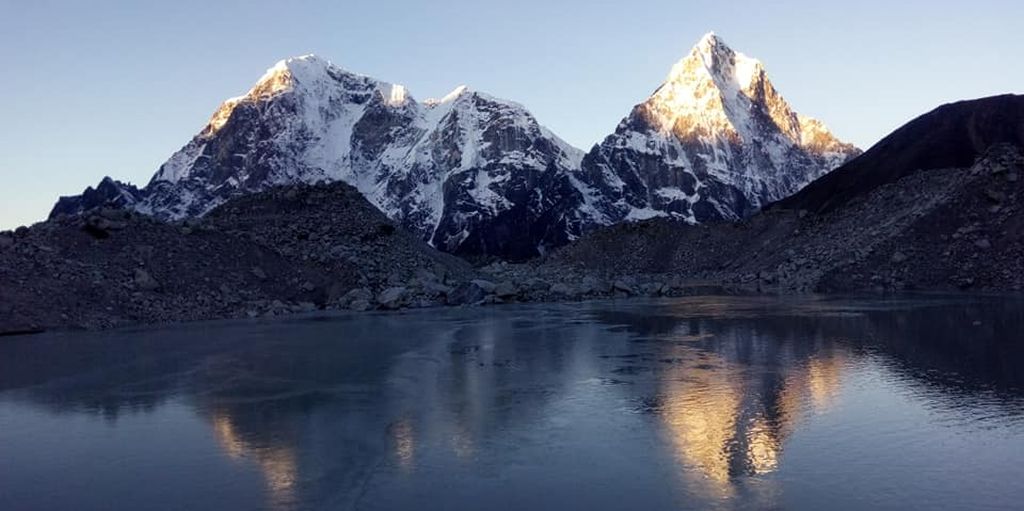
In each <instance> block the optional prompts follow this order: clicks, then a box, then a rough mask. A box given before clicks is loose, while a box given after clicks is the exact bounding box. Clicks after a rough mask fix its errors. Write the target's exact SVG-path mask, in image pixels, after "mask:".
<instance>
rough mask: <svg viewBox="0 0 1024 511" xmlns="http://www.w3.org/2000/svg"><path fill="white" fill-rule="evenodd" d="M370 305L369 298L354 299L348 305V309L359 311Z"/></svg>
mask: <svg viewBox="0 0 1024 511" xmlns="http://www.w3.org/2000/svg"><path fill="white" fill-rule="evenodd" d="M371 307H372V305H370V302H369V300H355V301H353V302H352V303H351V304H349V306H348V308H349V309H351V310H354V311H360V312H361V311H367V310H370V308H371Z"/></svg>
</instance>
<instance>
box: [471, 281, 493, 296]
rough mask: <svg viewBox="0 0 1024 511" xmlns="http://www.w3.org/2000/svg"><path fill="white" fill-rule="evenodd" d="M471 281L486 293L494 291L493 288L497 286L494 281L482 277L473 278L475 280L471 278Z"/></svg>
mask: <svg viewBox="0 0 1024 511" xmlns="http://www.w3.org/2000/svg"><path fill="white" fill-rule="evenodd" d="M471 282H472V283H473V284H476V285H477V287H479V288H480V289H483V290H484V292H485V293H487V294H492V293H494V290H495V288H497V287H498V286H497V285H496V284H495V283H494V282H491V281H489V280H484V279H475V280H472V281H471Z"/></svg>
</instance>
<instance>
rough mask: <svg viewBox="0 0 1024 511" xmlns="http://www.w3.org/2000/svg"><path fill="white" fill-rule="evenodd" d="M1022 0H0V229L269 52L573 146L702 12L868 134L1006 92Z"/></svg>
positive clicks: (799, 92) (38, 210) (639, 89)
mask: <svg viewBox="0 0 1024 511" xmlns="http://www.w3.org/2000/svg"><path fill="white" fill-rule="evenodd" d="M1022 22H1024V2H1022V1H1020V0H974V1H971V2H962V1H951V0H932V1H896V0H887V1H874V0H870V1H863V0H861V1H848V2H826V1H821V0H801V1H796V0H794V1H781V2H766V1H763V0H762V1H752V2H746V1H680V0H674V1H670V0H651V1H642V0H640V1H636V0H634V1H631V2H625V1H621V0H619V1H594V0H543V1H535V0H515V1H494V2H492V1H484V0H480V1H466V0H434V1H411V0H389V1H363V0H345V1H333V2H327V1H323V2H314V1H291V2H286V1H276V2H262V1H226V0H218V1H210V0H207V1H192V0H187V1H186V0H162V1H143V0H136V1H121V2H115V1H105V0H90V1H53V0H0V68H2V71H0V83H2V94H0V229H4V228H12V227H14V226H17V225H21V224H29V223H32V222H35V221H38V220H42V219H43V218H45V216H46V215H47V213H48V212H49V209H50V207H51V206H52V205H53V203H54V201H55V200H56V199H57V196H58V195H68V194H75V193H79V192H81V191H82V190H83V189H84V188H85V187H86V186H89V185H95V184H96V183H97V182H99V180H100V178H102V177H103V176H104V175H110V176H112V177H114V178H117V179H121V180H125V181H130V182H133V183H135V184H138V185H144V184H146V182H148V180H149V178H150V176H151V175H152V174H153V173H154V172H155V171H156V169H157V168H158V167H159V166H160V164H161V163H162V162H163V161H164V160H166V159H167V157H168V156H170V155H171V153H173V152H174V151H176V150H177V149H179V148H180V147H181V146H182V145H184V144H185V143H186V142H187V141H188V140H189V139H190V138H191V137H192V136H193V135H194V134H195V133H196V132H198V130H199V129H200V128H201V127H202V126H203V125H204V124H205V123H206V121H207V119H208V118H209V116H210V114H212V112H213V111H214V109H215V108H216V107H217V105H218V104H219V103H220V102H221V101H222V100H224V99H226V98H228V97H231V96H235V95H239V94H242V93H244V92H245V91H246V90H248V88H249V87H250V86H251V85H252V84H253V82H255V80H256V79H258V78H259V77H260V75H261V74H262V73H263V71H264V70H265V69H266V68H268V67H270V66H271V65H273V64H274V62H276V61H277V60H280V59H282V58H285V57H289V56H294V55H300V54H305V53H316V54H319V55H322V56H324V57H326V58H328V59H330V60H332V61H333V62H334V63H335V64H338V65H340V66H342V67H344V68H346V69H349V70H351V71H355V72H359V73H362V74H366V75H370V76H373V77H376V78H379V79H382V80H386V81H390V82H395V83H401V84H404V85H406V86H407V87H408V88H409V89H410V92H411V93H412V94H413V95H414V96H415V97H416V98H418V99H421V100H422V99H426V98H429V97H439V96H442V95H444V94H445V93H447V92H448V91H450V90H451V89H453V88H454V87H455V86H457V85H459V84H463V83H464V84H467V85H469V86H470V87H472V88H474V89H476V90H481V91H485V92H488V93H490V94H493V95H496V96H499V97H504V98H508V99H512V100H515V101H518V102H520V103H523V104H525V105H526V106H527V107H528V108H529V109H530V110H531V111H532V112H533V113H534V115H536V116H537V118H538V119H539V120H540V122H541V123H542V124H545V125H546V126H548V127H549V128H551V129H552V130H553V131H554V132H555V133H557V134H559V135H560V136H561V137H562V138H564V139H566V140H568V141H569V142H571V143H573V144H575V145H577V146H578V147H581V148H584V149H587V148H589V147H590V146H592V145H593V144H594V143H596V142H598V141H599V140H600V139H601V138H602V137H603V136H604V135H606V134H608V133H610V132H611V130H612V129H614V127H615V125H616V124H617V123H618V121H619V120H620V119H621V118H622V117H623V116H624V115H625V114H626V113H627V112H628V111H629V109H630V107H632V105H634V104H635V103H637V102H639V101H641V100H642V99H644V98H645V97H646V96H647V95H648V94H649V93H650V92H651V91H653V90H654V89H655V88H656V87H657V86H658V85H659V84H660V82H661V80H662V79H663V78H664V76H665V75H666V74H667V73H668V71H669V68H670V67H671V66H672V64H673V63H674V62H676V61H677V60H679V59H680V58H682V57H683V56H684V55H685V54H686V53H687V51H688V50H689V48H690V47H691V46H692V45H693V44H694V43H696V42H697V40H698V39H699V38H700V37H701V36H702V35H703V34H704V33H705V32H708V31H710V30H714V31H715V32H716V33H718V34H719V35H720V36H722V37H723V38H724V39H725V41H726V42H727V43H729V45H730V46H732V47H733V48H734V49H736V50H738V51H741V52H743V53H746V54H748V55H751V56H754V57H757V58H759V59H760V60H761V61H762V62H764V63H765V66H766V67H767V69H768V73H769V76H770V77H771V78H772V80H773V81H774V83H775V85H776V87H778V89H779V90H780V91H781V92H782V94H783V95H784V96H785V97H786V99H787V100H789V102H790V103H791V104H792V105H793V106H794V108H795V109H796V110H797V111H798V112H801V113H803V114H806V115H811V116H814V117H817V118H819V119H821V120H823V121H824V122H825V123H826V124H827V125H828V126H829V127H830V128H832V130H833V131H834V132H835V133H836V134H837V135H839V136H840V137H841V138H843V139H845V140H848V141H851V142H853V143H855V144H857V145H859V146H860V147H862V148H867V147H868V146H870V145H871V144H872V143H874V142H876V141H877V140H878V139H879V138H881V137H882V136H884V135H885V134H887V133H888V132H890V131H891V130H893V129H894V128H896V127H898V126H899V125H901V124H903V123H904V122H906V121H907V120H909V119H911V118H912V117H914V116H916V115H918V114H920V113H923V112H925V111H927V110H930V109H931V108H933V107H935V106H938V105H939V104H941V103H944V102H949V101H953V100H957V99H966V98H976V97H981V96H987V95H992V94H998V93H1005V92H1015V93H1022V92H1024V65H1022V64H1021V63H1022V62H1024V27H1022V25H1021V23H1022Z"/></svg>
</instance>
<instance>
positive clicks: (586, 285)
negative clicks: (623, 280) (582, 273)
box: [580, 275, 612, 294]
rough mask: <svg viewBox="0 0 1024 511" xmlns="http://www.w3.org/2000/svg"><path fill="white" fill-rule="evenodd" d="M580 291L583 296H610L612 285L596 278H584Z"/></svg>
mask: <svg viewBox="0 0 1024 511" xmlns="http://www.w3.org/2000/svg"><path fill="white" fill-rule="evenodd" d="M580 291H581V292H582V293H583V294H608V293H611V292H612V283H611V282H608V281H607V280H604V279H600V278H597V277H594V276H590V275H588V276H586V277H583V281H582V282H581V283H580Z"/></svg>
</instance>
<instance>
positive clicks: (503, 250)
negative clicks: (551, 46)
mask: <svg viewBox="0 0 1024 511" xmlns="http://www.w3.org/2000/svg"><path fill="white" fill-rule="evenodd" d="M582 157H583V153H582V152H581V151H580V150H578V149H576V148H573V147H571V146H569V145H568V144H566V143H565V142H563V141H562V140H561V139H559V138H558V137H556V136H555V135H554V134H552V133H551V132H550V131H548V130H547V129H545V128H544V127H542V126H540V125H539V124H538V123H537V121H536V119H534V117H533V116H532V115H531V114H530V113H529V112H528V111H527V110H526V109H525V108H523V107H522V106H521V105H518V104H516V103H513V102H510V101H505V100H501V99H498V98H494V97H491V96H489V95H486V94H483V93H480V92H474V91H471V90H469V89H468V88H466V87H464V86H463V87H459V88H457V89H455V90H454V91H452V92H451V93H450V94H448V95H447V96H445V97H444V98H441V99H437V100H434V99H431V100H427V101H424V102H422V103H421V102H417V101H416V100H415V99H413V97H412V96H411V95H410V94H409V92H408V91H407V90H406V89H405V87H403V86H401V85H395V84H390V83H386V82H382V81H378V80H374V79H372V78H369V77H365V76H360V75H357V74H354V73H350V72H347V71H345V70H343V69H341V68H339V67H337V66H335V65H333V64H331V63H329V62H327V61H326V60H323V59H321V58H318V57H316V56H313V55H307V56H303V57H297V58H291V59H287V60H283V61H281V62H278V63H277V64H276V65H275V66H274V67H272V68H270V69H269V70H268V71H267V72H266V74H265V75H264V76H263V77H262V78H261V79H260V80H259V81H258V82H257V83H256V85H255V86H254V87H253V88H252V89H251V90H250V91H249V92H248V93H247V94H246V95H244V96H241V97H237V98H232V99H229V100H227V101H225V102H224V103H223V104H222V105H221V106H220V108H218V109H217V111H216V112H215V113H214V114H213V116H212V118H211V119H210V121H209V123H208V124H207V125H206V126H205V127H204V128H203V130H202V131H201V132H200V133H199V134H198V135H196V136H195V137H194V138H193V139H192V141H190V142H189V143H188V144H187V145H186V146H185V147H183V148H182V149H181V150H180V151H178V152H177V153H175V154H174V155H173V156H171V158H170V159H169V160H168V161H167V162H166V163H164V165H163V166H161V167H160V169H159V170H158V171H157V173H156V175H154V176H153V178H152V180H151V181H150V183H149V185H148V186H146V187H145V188H144V189H142V190H137V189H134V188H133V187H128V186H122V187H120V188H119V189H117V190H114V189H111V186H110V185H111V183H109V182H108V180H105V181H104V186H103V187H104V189H107V191H108V192H109V195H110V196H111V197H113V196H114V195H116V196H118V197H121V199H120V200H119V204H121V205H123V204H131V205H132V207H134V208H135V209H137V210H139V211H141V212H144V213H149V214H152V215H154V216H156V217H159V218H164V219H180V218H184V217H191V216H201V215H203V214H205V213H206V212H208V211H210V210H212V209H213V208H214V207H216V206H217V205H219V204H221V203H223V202H225V201H226V200H228V199H229V198H231V197H233V196H237V195H240V194H245V193H252V192H256V191H260V190H264V189H266V188H268V187H271V186H274V185H280V184H286V183H295V182H303V183H315V182H318V181H335V180H343V181H346V182H348V183H350V184H352V185H354V186H355V187H356V188H357V189H359V190H360V191H361V192H362V193H363V194H364V195H365V196H366V197H367V198H368V199H369V200H370V201H371V202H372V203H373V204H374V205H376V206H377V207H378V208H380V209H381V210H382V211H383V212H384V213H385V214H387V215H388V216H389V217H391V218H393V219H395V220H397V221H399V222H400V223H402V224H403V225H404V226H406V227H407V228H409V229H411V230H412V231H414V232H417V233H419V234H420V235H422V236H423V238H424V239H427V240H429V241H430V242H431V243H432V244H434V246H436V247H438V248H441V249H443V250H446V251H450V252H456V253H485V254H501V255H505V256H510V257H528V256H532V255H536V253H537V251H538V248H539V247H540V249H541V250H542V249H543V246H546V245H558V244H561V243H564V242H565V241H566V238H565V236H566V234H565V233H566V232H567V229H566V228H565V227H557V226H553V225H550V224H557V223H558V222H559V221H561V220H560V219H557V218H556V219H547V218H546V217H545V214H546V212H547V211H549V210H551V209H552V203H553V202H560V201H565V200H571V199H566V198H563V197H561V196H560V193H562V190H564V191H565V192H571V191H572V190H571V189H570V188H567V185H568V178H567V173H568V172H570V171H572V170H573V169H576V168H578V167H579V162H580V160H581V159H582ZM98 194H99V192H97V191H93V192H90V195H91V196H92V199H95V198H96V196H97V195H98ZM95 202H96V201H95V200H88V197H87V196H85V195H83V196H81V197H76V198H65V199H62V200H61V202H60V203H58V205H57V206H56V207H55V209H54V214H56V213H74V212H75V211H78V210H82V209H86V208H88V207H89V206H92V205H94V204H95Z"/></svg>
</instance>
